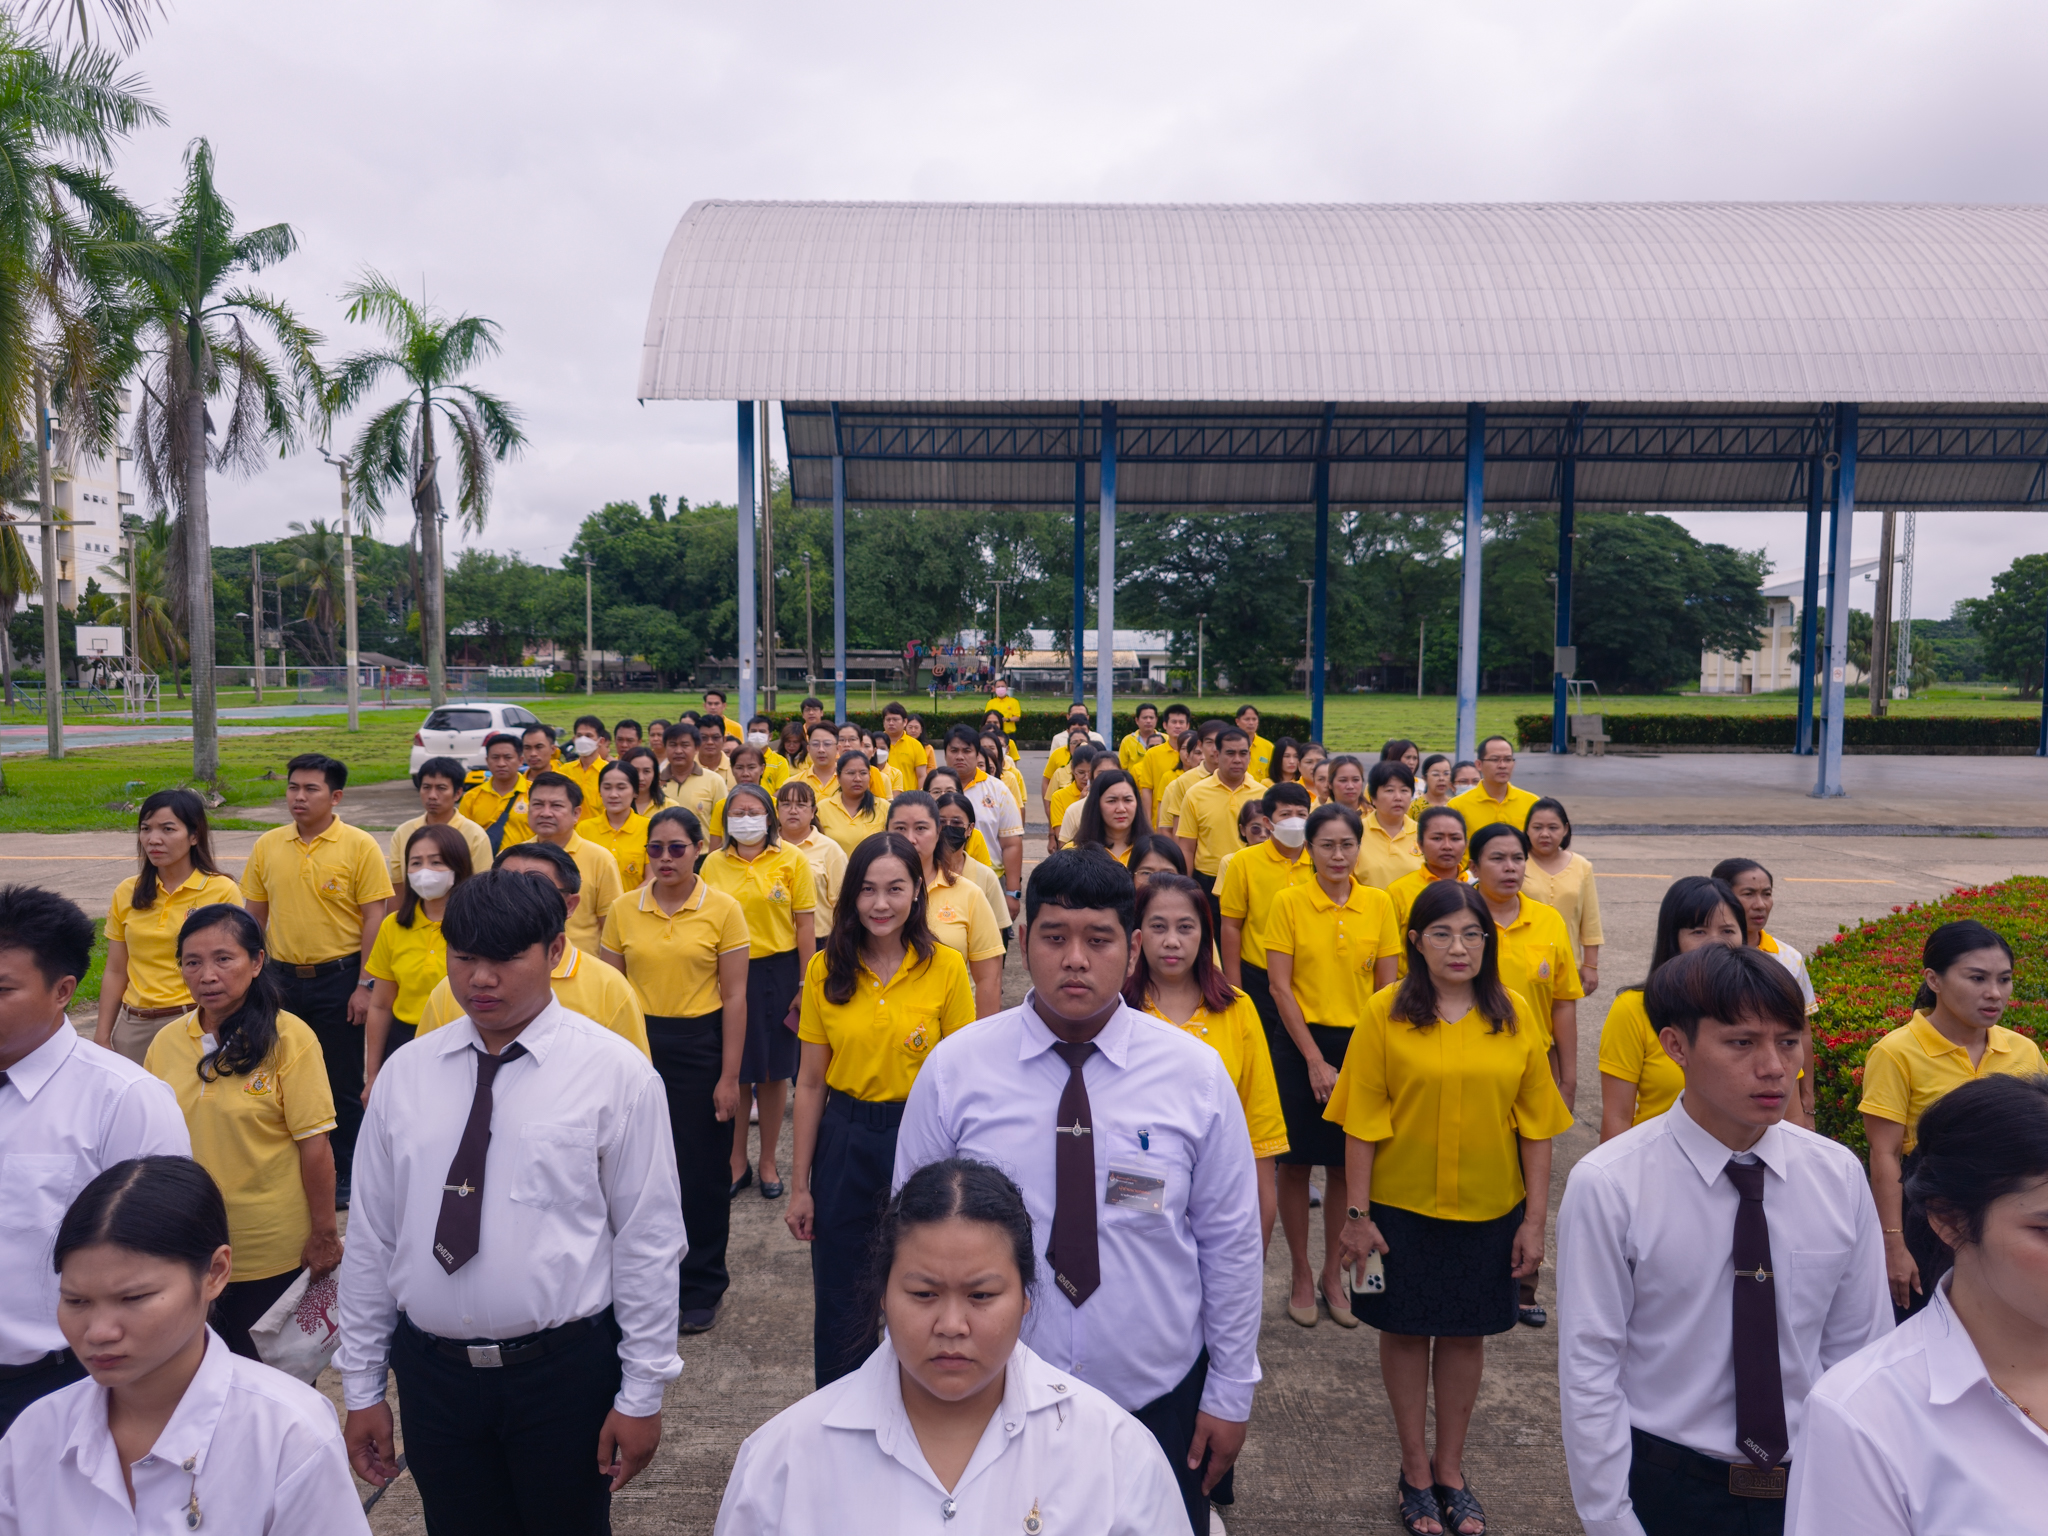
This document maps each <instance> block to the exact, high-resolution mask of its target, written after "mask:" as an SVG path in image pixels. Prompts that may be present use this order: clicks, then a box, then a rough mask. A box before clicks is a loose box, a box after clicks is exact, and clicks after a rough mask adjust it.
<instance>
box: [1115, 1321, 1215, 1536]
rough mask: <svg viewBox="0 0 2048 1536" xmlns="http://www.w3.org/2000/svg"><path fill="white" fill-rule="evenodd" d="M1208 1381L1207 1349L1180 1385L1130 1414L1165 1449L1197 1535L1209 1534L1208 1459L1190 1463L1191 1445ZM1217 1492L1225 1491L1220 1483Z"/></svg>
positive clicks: (1193, 1529) (1191, 1527) (1190, 1522)
mask: <svg viewBox="0 0 2048 1536" xmlns="http://www.w3.org/2000/svg"><path fill="white" fill-rule="evenodd" d="M1208 1380H1209V1351H1208V1350H1207V1349H1204V1350H1203V1351H1202V1352H1201V1353H1200V1354H1199V1355H1197V1356H1195V1363H1194V1364H1193V1365H1191V1366H1189V1367H1188V1373H1187V1375H1185V1376H1183V1377H1182V1378H1181V1379H1180V1385H1179V1386H1177V1387H1175V1388H1174V1389H1173V1390H1172V1391H1171V1392H1169V1393H1167V1394H1166V1395H1165V1396H1164V1397H1158V1398H1154V1399H1153V1400H1152V1401H1151V1402H1149V1403H1147V1404H1146V1405H1145V1406H1144V1407H1142V1408H1137V1409H1133V1410H1132V1412H1131V1417H1132V1418H1134V1419H1136V1420H1137V1421H1138V1422H1139V1423H1140V1424H1142V1425H1144V1426H1145V1427H1146V1428H1147V1429H1149V1430H1151V1431H1152V1438H1153V1439H1154V1440H1157V1441H1158V1442H1159V1448H1160V1449H1161V1450H1162V1451H1164V1452H1166V1461H1167V1465H1169V1466H1171V1467H1172V1468H1173V1476H1174V1481H1176V1482H1177V1483H1179V1484H1180V1497H1181V1502H1182V1503H1183V1504H1185V1505H1186V1506H1187V1511H1188V1527H1189V1529H1190V1530H1191V1531H1193V1533H1194V1536H1209V1496H1208V1495H1207V1494H1205V1493H1203V1492H1202V1479H1203V1478H1204V1477H1205V1476H1207V1475H1208V1468H1209V1458H1208V1457H1206V1456H1205V1457H1203V1458H1202V1464H1201V1466H1199V1467H1194V1468H1190V1467H1189V1466H1188V1447H1190V1446H1191V1445H1193V1444H1194V1443H1195V1415H1196V1413H1198V1412H1199V1411H1200V1410H1201V1407H1202V1388H1203V1387H1204V1386H1205V1385H1206V1384H1207V1383H1208ZM1216 1491H1217V1492H1218V1493H1221V1492H1223V1488H1222V1485H1221V1484H1219V1485H1218V1486H1217V1489H1216Z"/></svg>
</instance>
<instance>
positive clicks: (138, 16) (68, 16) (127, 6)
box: [29, 0, 169, 52]
mask: <svg viewBox="0 0 2048 1536" xmlns="http://www.w3.org/2000/svg"><path fill="white" fill-rule="evenodd" d="M168 9H169V7H168V6H167V5H166V4H165V3H164V0H98V3H97V4H95V5H88V4H86V0H36V3H35V7H34V9H33V10H31V11H30V12H29V23H30V25H31V26H33V27H35V28H36V29H37V30H39V31H41V32H44V33H45V34H46V35H48V36H50V37H51V38H53V39H54V38H55V37H57V36H58V35H59V34H60V32H61V34H62V35H63V36H67V37H76V38H77V39H78V40H79V41H80V42H82V43H83V42H90V41H91V39H92V36H93V25H92V13H93V12H94V11H99V12H102V13H103V17H102V24H103V26H104V28H105V30H107V31H110V32H111V33H112V34H113V35H114V37H115V38H116V39H117V40H118V41H119V42H120V45H121V48H122V50H123V51H124V52H133V51H134V49H135V48H136V46H137V45H138V44H140V43H141V41H142V40H143V39H144V38H145V37H147V36H149V27H150V23H151V21H152V20H154V18H155V17H156V16H158V15H161V14H163V13H164V12H165V11H167V10H168Z"/></svg>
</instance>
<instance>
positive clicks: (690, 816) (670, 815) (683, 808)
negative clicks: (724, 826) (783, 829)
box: [647, 805, 775, 843]
mask: <svg viewBox="0 0 2048 1536" xmlns="http://www.w3.org/2000/svg"><path fill="white" fill-rule="evenodd" d="M671 821H672V822H674V823H675V824H676V825H677V826H679V827H681V828H682V829H683V836H685V837H687V838H688V839H689V840H690V841H691V842H693V843H701V842H703V841H704V823H703V822H702V821H700V820H699V819H698V817H697V813H696V812H695V811H693V810H691V809H690V808H689V807H688V806H687V805H665V806H663V807H662V808H661V809H660V810H658V811H656V812H655V813H654V814H653V815H652V816H650V817H648V818H647V835H648V836H649V837H650V838H651V837H653V836H654V829H655V828H656V827H658V826H661V825H662V824H663V823H665V822H671ZM768 824H769V826H770V827H771V828H772V827H773V826H774V825H775V818H774V817H773V816H770V817H769V818H768Z"/></svg>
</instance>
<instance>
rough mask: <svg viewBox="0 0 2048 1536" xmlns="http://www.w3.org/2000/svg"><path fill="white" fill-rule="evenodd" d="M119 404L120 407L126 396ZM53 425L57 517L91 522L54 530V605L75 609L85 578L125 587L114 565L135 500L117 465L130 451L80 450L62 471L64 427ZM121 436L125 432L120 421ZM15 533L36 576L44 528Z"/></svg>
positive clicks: (20, 513)
mask: <svg viewBox="0 0 2048 1536" xmlns="http://www.w3.org/2000/svg"><path fill="white" fill-rule="evenodd" d="M122 405H123V407H124V409H125V407H126V405H127V401H126V400H125V399H124V400H123V401H122ZM53 425H54V426H55V429H56V431H55V436H56V445H55V452H54V453H53V455H52V458H51V481H52V494H53V495H54V497H55V499H56V503H57V516H58V518H59V519H60V520H64V519H68V520H69V521H71V522H74V523H78V524H81V525H85V524H90V525H91V526H89V527H88V526H80V527H78V528H76V529H70V528H61V529H58V530H56V534H57V604H58V606H59V607H61V608H64V609H67V610H76V608H77V607H78V597H79V594H80V593H82V592H83V591H84V590H85V584H86V583H87V582H89V581H97V582H98V583H99V584H100V590H101V591H102V592H126V591H127V590H128V583H127V582H126V581H124V580H122V578H121V576H120V575H119V567H120V561H121V517H122V514H123V513H125V512H126V511H127V510H128V508H129V507H130V506H132V505H133V504H134V501H135V498H134V496H132V495H131V494H130V493H128V492H127V491H124V490H123V489H122V488H121V479H122V475H123V473H124V471H123V469H122V466H123V465H124V464H126V463H127V462H128V460H129V458H130V457H131V455H130V454H129V452H128V450H127V449H126V448H116V449H115V450H114V451H113V453H112V455H111V456H110V457H107V458H101V457H99V456H97V455H95V454H90V453H80V454H79V455H78V456H77V457H76V459H75V460H74V461H73V462H72V464H71V467H70V468H69V469H66V468H65V467H64V459H65V456H66V455H65V447H66V444H65V440H64V439H65V433H64V425H63V423H62V421H61V420H56V419H54V418H53ZM122 435H123V436H124V437H125V436H126V426H125V424H124V426H123V430H122ZM12 510H13V511H14V513H15V515H16V516H17V517H24V518H30V519H33V518H34V517H35V514H34V513H33V512H29V511H26V510H25V509H23V508H19V507H17V508H14V509H12ZM15 531H16V532H17V533H19V534H20V535H21V542H22V544H23V546H24V547H25V548H26V549H27V551H28V558H29V563H30V564H31V565H33V566H34V567H35V570H36V574H37V575H39V576H40V575H41V574H42V569H43V530H42V529H40V528H33V527H17V528H16V529H15ZM35 601H36V602H38V603H40V602H41V601H42V599H41V598H40V597H38V598H36V599H35Z"/></svg>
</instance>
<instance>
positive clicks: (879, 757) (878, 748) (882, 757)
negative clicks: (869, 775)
mask: <svg viewBox="0 0 2048 1536" xmlns="http://www.w3.org/2000/svg"><path fill="white" fill-rule="evenodd" d="M887 761H889V749H888V748H887V747H885V746H883V745H882V744H881V743H880V742H879V741H878V742H876V743H875V766H876V767H877V768H879V767H881V765H882V764H884V763H886V762H887Z"/></svg>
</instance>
